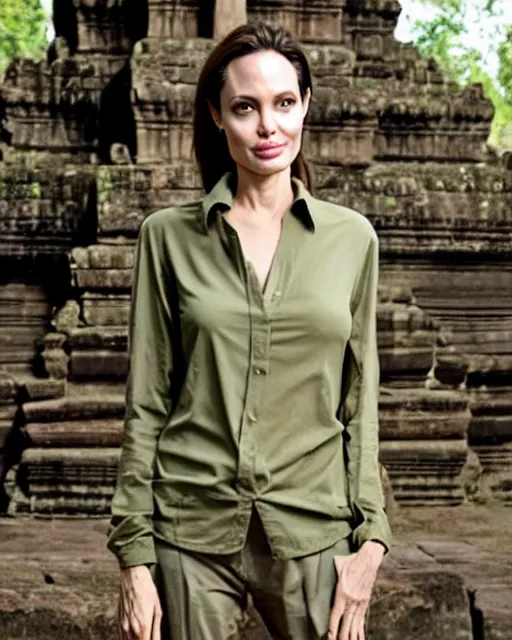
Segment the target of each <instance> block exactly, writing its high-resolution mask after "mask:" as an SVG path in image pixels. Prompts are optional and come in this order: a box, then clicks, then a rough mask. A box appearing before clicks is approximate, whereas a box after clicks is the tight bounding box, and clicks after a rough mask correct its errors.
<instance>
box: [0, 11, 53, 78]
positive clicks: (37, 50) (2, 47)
mask: <svg viewBox="0 0 512 640" xmlns="http://www.w3.org/2000/svg"><path fill="white" fill-rule="evenodd" d="M46 27H47V22H46V16H45V14H44V11H43V8H42V7H41V3H40V1H39V0H0V79H1V78H2V76H3V73H4V72H5V69H6V68H7V65H8V64H9V62H10V61H11V59H12V57H13V56H16V55H22V56H27V57H30V58H35V59H40V58H42V57H43V56H44V54H45V51H46V47H47V46H48V41H47V38H46Z"/></svg>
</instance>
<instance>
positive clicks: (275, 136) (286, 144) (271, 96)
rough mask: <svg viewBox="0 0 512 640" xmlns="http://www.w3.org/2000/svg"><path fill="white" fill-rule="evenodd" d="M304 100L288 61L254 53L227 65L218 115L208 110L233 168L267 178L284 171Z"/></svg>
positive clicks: (296, 144) (294, 151)
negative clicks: (226, 147) (220, 130)
mask: <svg viewBox="0 0 512 640" xmlns="http://www.w3.org/2000/svg"><path fill="white" fill-rule="evenodd" d="M309 99H310V91H309V89H308V91H307V94H306V95H305V96H304V100H302V99H301V96H300V90H299V81H298V77H297V72H296V70H295V68H294V67H293V65H292V64H291V62H289V60H287V59H286V58H285V57H284V56H283V55H281V54H280V53H277V52H276V51H258V52H257V53H251V54H249V55H246V56H242V57H241V58H236V59H235V60H233V61H232V62H230V63H229V65H228V67H227V69H226V81H225V84H224V86H223V87H222V90H221V93H220V113H218V112H217V111H216V109H215V108H214V107H213V106H211V105H210V109H211V111H212V115H213V117H214V119H215V121H216V123H217V124H218V125H220V126H221V127H222V128H223V129H224V132H225V135H226V139H227V143H228V147H229V151H230V153H231V156H232V158H233V160H234V161H235V163H236V164H237V166H238V167H240V168H242V169H245V170H246V171H249V172H251V173H256V174H258V175H260V176H267V175H272V174H274V173H278V172H281V171H283V170H285V169H288V167H290V165H291V164H292V162H293V161H294V160H295V158H296V157H297V155H298V153H299V151H300V145H301V139H302V127H303V123H304V118H305V116H306V113H307V109H308V106H309Z"/></svg>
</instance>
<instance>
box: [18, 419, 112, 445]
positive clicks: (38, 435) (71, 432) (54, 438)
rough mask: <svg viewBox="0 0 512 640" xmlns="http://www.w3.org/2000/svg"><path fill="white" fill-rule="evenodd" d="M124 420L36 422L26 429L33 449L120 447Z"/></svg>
mask: <svg viewBox="0 0 512 640" xmlns="http://www.w3.org/2000/svg"><path fill="white" fill-rule="evenodd" d="M123 426H124V421H123V420H87V421H86V422H80V421H78V420H77V421H67V422H39V423H37V422H34V423H31V424H29V425H27V427H26V429H25V430H26V432H27V434H28V436H29V440H30V446H31V447H50V448H53V447H58V448H61V447H73V448H75V447H78V448H80V447H119V446H120V445H121V442H122V436H123Z"/></svg>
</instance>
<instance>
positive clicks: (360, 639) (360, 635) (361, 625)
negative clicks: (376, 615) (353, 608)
mask: <svg viewBox="0 0 512 640" xmlns="http://www.w3.org/2000/svg"><path fill="white" fill-rule="evenodd" d="M365 608H366V607H365ZM364 623H365V611H364V610H363V612H362V613H361V617H360V618H359V623H358V626H357V636H356V640H364Z"/></svg>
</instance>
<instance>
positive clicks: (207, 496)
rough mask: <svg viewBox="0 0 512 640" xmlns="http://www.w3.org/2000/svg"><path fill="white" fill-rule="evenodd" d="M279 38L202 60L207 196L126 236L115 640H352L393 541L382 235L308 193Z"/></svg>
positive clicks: (251, 35) (297, 75)
mask: <svg viewBox="0 0 512 640" xmlns="http://www.w3.org/2000/svg"><path fill="white" fill-rule="evenodd" d="M311 90H312V87H311V76H310V71H309V68H308V63H307V61H306V58H305V57H304V54H303V53H302V52H301V50H300V49H299V48H298V47H297V45H296V44H295V43H294V42H293V41H292V40H291V39H290V37H289V35H288V34H287V33H286V32H285V31H283V30H282V29H274V28H272V27H270V26H268V25H265V24H261V23H258V24H251V25H245V26H242V27H240V28H238V29H236V30H235V31H233V32H232V33H231V34H230V35H228V36H227V37H226V38H225V39H224V40H223V41H222V42H221V43H220V44H218V45H217V47H216V48H215V49H214V51H213V52H212V53H211V55H210V56H209V58H208V60H207V61H206V63H205V66H204V68H203V70H202V73H201V76H200V79H199V83H198V87H197V94H196V103H195V116H194V148H195V153H196V157H197V160H198V163H199V168H200V171H201V176H202V179H203V184H204V187H205V191H206V192H207V195H206V197H205V198H204V199H203V200H201V201H199V202H194V203H192V204H189V205H185V206H180V207H174V208H171V209H166V210H162V211H159V212H156V213H154V214H152V215H150V216H149V217H148V218H147V219H146V220H145V221H144V223H143V224H142V227H141V230H140V234H139V239H138V244H137V253H136V256H137V257H136V266H135V283H134V290H133V297H132V315H131V323H130V374H129V378H128V386H127V413H126V424H125V435H124V441H123V447H122V456H121V461H120V469H119V478H118V484H117V488H116V493H115V496H114V500H113V504H112V530H111V534H110V539H109V548H110V549H111V550H112V551H113V552H114V553H115V554H116V556H117V557H118V559H119V563H120V567H121V598H120V615H119V618H120V634H121V637H122V638H124V639H128V638H130V639H132V638H144V639H148V640H149V639H151V640H156V639H159V638H163V639H164V640H169V639H172V640H184V639H187V640H227V639H228V638H236V637H238V626H239V623H240V620H241V619H242V614H243V609H244V606H245V603H246V599H247V596H248V594H250V595H251V596H252V599H253V601H254V604H255V606H256V608H257V609H258V611H259V612H260V614H261V616H262V618H263V620H264V621H265V623H266V624H267V626H268V629H269V631H270V632H271V634H272V636H273V637H274V638H279V639H292V640H313V639H314V638H316V639H320V638H326V637H328V638H329V640H334V639H335V638H341V639H342V640H361V639H363V638H364V619H365V613H366V610H367V607H368V602H369V599H370V594H371V590H372V587H373V584H374V581H375V577H376V574H377V570H378V568H379V565H380V562H381V560H382V556H383V555H384V553H385V552H386V550H387V549H388V547H389V539H390V534H389V528H388V523H387V519H386V515H385V513H384V509H383V497H382V490H381V486H380V477H379V469H378V421H377V401H378V359H377V347H376V328H375V310H376V289H377V270H378V244H377V237H376V234H375V232H374V230H373V228H372V227H371V225H370V223H369V222H368V221H367V220H366V218H365V217H363V216H362V215H360V214H359V213H356V212H354V211H351V210H348V209H346V208H344V207H340V206H337V205H333V204H329V203H327V202H323V201H320V200H317V199H315V198H314V197H313V196H312V195H311V193H310V192H309V185H310V182H309V174H308V172H307V168H306V164H305V162H304V159H303V156H302V152H301V148H300V147H301V139H302V129H303V123H304V118H305V116H306V113H307V111H308V107H309V103H310V99H311Z"/></svg>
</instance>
